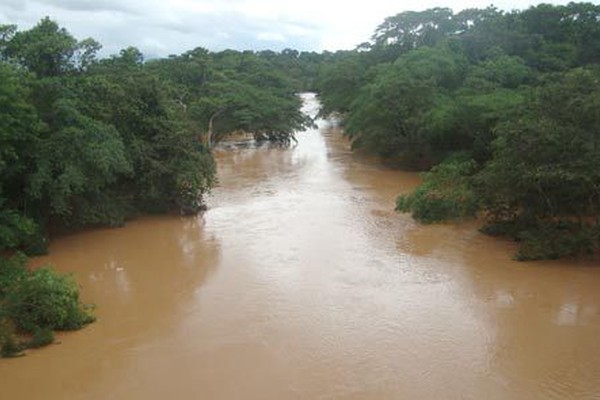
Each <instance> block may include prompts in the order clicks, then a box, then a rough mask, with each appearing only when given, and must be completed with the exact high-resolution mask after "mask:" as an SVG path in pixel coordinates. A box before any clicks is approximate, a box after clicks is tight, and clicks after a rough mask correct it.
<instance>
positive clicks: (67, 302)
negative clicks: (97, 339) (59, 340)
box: [0, 254, 94, 357]
mask: <svg viewBox="0 0 600 400" xmlns="http://www.w3.org/2000/svg"><path fill="white" fill-rule="evenodd" d="M26 261H27V259H26V257H25V256H24V255H22V254H17V255H15V256H13V257H11V258H0V345H1V346H2V349H1V354H2V356H3V357H10V356H15V355H18V354H19V353H20V352H21V351H23V350H24V349H26V348H35V347H41V346H45V345H47V344H50V343H52V341H53V340H54V334H53V331H54V330H73V329H80V328H82V327H83V326H85V325H86V324H88V323H90V322H92V321H93V320H94V317H93V316H92V314H91V313H90V309H89V307H87V306H84V305H82V304H81V301H80V300H79V290H78V288H77V285H76V283H75V282H74V280H73V279H72V277H71V276H68V275H60V274H58V273H57V272H55V271H54V270H52V269H50V268H47V267H45V268H40V269H37V270H34V271H29V270H27V269H26V267H25V263H26ZM13 330H16V331H17V333H19V334H21V335H23V334H25V335H30V339H29V340H26V341H21V342H18V340H17V338H16V337H15V335H14V333H13Z"/></svg>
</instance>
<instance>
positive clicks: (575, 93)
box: [317, 3, 600, 260]
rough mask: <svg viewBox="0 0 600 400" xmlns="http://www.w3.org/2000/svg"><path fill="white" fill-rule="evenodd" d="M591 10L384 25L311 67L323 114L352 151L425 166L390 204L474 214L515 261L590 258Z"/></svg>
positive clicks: (593, 209) (597, 181)
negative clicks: (340, 126) (506, 239)
mask: <svg viewBox="0 0 600 400" xmlns="http://www.w3.org/2000/svg"><path fill="white" fill-rule="evenodd" d="M599 21H600V6H598V5H593V4H590V3H569V4H568V5H565V6H554V5H548V4H540V5H538V6H535V7H531V8H529V9H527V10H524V11H511V12H503V11H500V10H498V9H496V8H494V7H489V8H486V9H469V10H464V11H461V12H459V13H457V14H455V13H453V12H452V11H451V10H450V9H447V8H434V9H430V10H426V11H422V12H404V13H401V14H398V15H395V16H392V17H389V18H387V19H386V20H385V21H384V23H383V24H381V25H380V26H379V27H378V28H377V30H376V32H375V34H374V35H373V37H372V40H371V41H370V42H368V43H365V44H363V45H361V46H360V47H359V48H358V49H356V50H354V51H347V52H340V53H337V54H336V56H335V57H334V59H333V60H332V61H331V62H328V63H325V64H324V65H323V68H322V71H321V74H320V79H319V81H318V85H317V86H318V89H319V93H320V98H321V101H322V103H323V106H324V108H323V111H324V112H325V113H329V112H332V111H337V112H340V113H342V115H343V116H344V120H343V121H344V122H343V123H344V126H345V132H346V133H347V134H348V135H349V136H350V137H351V138H352V140H353V145H354V147H355V148H360V149H362V150H363V151H367V152H371V153H375V154H378V155H380V156H382V157H385V158H386V159H388V160H389V161H391V162H394V163H397V164H399V165H401V166H403V167H408V168H413V169H419V170H430V171H429V172H427V173H426V174H425V175H424V182H423V184H422V185H421V186H420V187H419V188H417V189H416V190H415V191H414V192H413V193H412V194H409V195H406V196H401V197H400V198H399V199H398V203H397V209H398V210H399V211H402V212H412V213H413V216H414V217H415V218H416V219H417V220H419V221H422V222H426V223H428V222H436V221H441V220H445V219H454V218H464V217H468V216H474V215H476V214H477V213H479V215H481V216H482V217H483V218H485V220H486V221H487V226H486V227H485V228H484V231H485V232H487V233H493V234H497V235H506V236H510V237H512V238H514V239H516V240H518V241H519V242H520V244H521V246H520V249H519V252H518V254H517V256H516V257H517V258H518V259H521V260H528V259H540V258H557V257H564V256H573V255H578V254H582V253H596V252H598V250H599V249H600V146H599V143H600V114H599V113H598V110H600V22H599Z"/></svg>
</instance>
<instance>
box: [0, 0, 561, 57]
mask: <svg viewBox="0 0 600 400" xmlns="http://www.w3.org/2000/svg"><path fill="white" fill-rule="evenodd" d="M567 1H568V0H565V1H561V0H559V2H560V3H566V2H567ZM536 2H537V1H536ZM545 2H548V1H545ZM550 2H552V3H555V2H556V1H550ZM533 3H534V1H532V0H500V1H496V2H494V4H495V5H496V6H497V7H499V8H502V9H515V8H525V7H527V6H529V5H530V4H533ZM489 4H490V1H489V0H422V1H421V2H419V3H414V2H412V1H411V2H408V1H405V0H369V1H362V2H356V1H348V0H344V1H342V0H329V1H326V0H302V1H292V0H169V1H166V0H2V1H1V2H0V24H3V23H14V24H18V25H19V26H20V27H21V28H22V29H27V28H30V27H31V26H33V25H34V24H35V23H36V22H37V21H39V20H40V19H41V18H43V17H44V16H50V17H51V18H53V19H54V20H56V21H57V22H58V23H59V24H61V25H62V26H64V27H66V28H67V29H68V30H69V31H70V32H71V33H72V34H74V35H75V36H76V37H78V38H84V37H90V36H91V37H93V38H95V39H96V40H98V41H100V42H101V43H102V44H103V45H104V47H105V50H104V53H105V54H111V53H116V52H118V50H119V49H121V48H124V47H127V46H136V47H138V48H140V49H141V50H142V51H143V52H144V53H147V55H150V56H165V55H167V54H174V53H181V52H183V51H186V50H189V49H192V48H195V47H198V46H202V47H207V48H209V49H211V50H221V49H225V48H234V49H248V48H251V49H257V50H258V49H265V48H267V47H271V48H272V49H274V50H280V49H283V48H286V47H290V48H297V49H299V50H317V51H319V50H323V49H326V50H337V49H350V48H353V47H355V46H356V45H358V44H360V43H362V42H364V41H366V40H368V39H369V37H370V36H371V34H372V33H373V31H374V30H375V28H376V27H377V25H378V24H380V23H381V22H382V21H383V19H384V18H385V17H388V16H391V15H395V14H397V13H399V12H402V11H406V10H416V11H419V10H424V9H427V8H431V7H441V6H446V7H450V8H452V9H454V10H455V11H459V10H461V9H464V8H470V7H480V8H482V7H487V6H488V5H489Z"/></svg>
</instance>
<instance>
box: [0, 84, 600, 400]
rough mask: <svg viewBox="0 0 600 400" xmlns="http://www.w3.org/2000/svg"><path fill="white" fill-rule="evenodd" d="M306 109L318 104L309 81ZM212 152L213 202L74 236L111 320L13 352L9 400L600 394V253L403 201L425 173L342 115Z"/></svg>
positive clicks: (89, 285) (96, 299) (82, 278)
mask: <svg viewBox="0 0 600 400" xmlns="http://www.w3.org/2000/svg"><path fill="white" fill-rule="evenodd" d="M304 98H305V109H306V111H307V112H310V113H313V114H314V113H315V112H316V110H317V108H318V103H317V102H316V100H315V99H314V97H313V96H312V95H304ZM297 137H298V140H299V144H298V145H296V146H294V147H290V148H274V147H260V148H254V147H251V146H244V145H242V144H240V143H229V144H224V145H221V146H220V147H218V148H217V149H216V150H215V155H216V159H217V162H218V174H219V185H218V187H217V188H216V189H215V190H214V193H213V195H212V196H211V197H210V199H209V210H208V211H207V212H206V213H204V214H203V215H200V216H198V217H188V218H180V217H177V216H162V217H147V218H142V219H139V220H136V221H132V222H130V223H128V224H127V225H126V226H125V227H124V228H119V229H98V230H91V231H87V232H83V233H77V234H74V235H70V236H66V237H62V238H60V239H57V240H55V241H54V242H53V243H52V244H51V246H50V255H49V256H45V257H41V258H38V259H36V260H34V264H35V265H40V264H44V263H53V264H56V265H57V267H58V268H59V269H60V270H61V271H65V272H66V271H69V272H74V274H75V278H76V279H77V281H78V282H79V284H80V285H81V291H82V296H83V299H84V300H85V301H87V302H93V303H95V304H96V305H97V311H96V315H97V316H98V321H97V322H96V323H94V324H92V325H90V326H89V327H86V328H85V329H83V330H81V331H77V332H69V333H61V334H59V335H58V344H56V345H51V346H48V347H46V348H43V349H40V350H35V351H31V352H29V353H28V354H27V356H25V357H21V358H18V359H11V360H0V390H1V392H0V393H1V394H2V396H1V398H2V399H15V400H17V399H18V400H21V399H44V400H54V399H90V400H92V399H93V400H96V399H115V400H117V399H119V400H120V399H127V400H134V399H144V400H149V399H167V398H170V399H209V400H220V399H232V400H235V399H244V400H252V399H260V400H270V399H273V400H287V399H303V400H307V399H308V400H309V399H323V400H325V399H348V400H350V399H356V400H358V399H365V400H370V399H411V400H418V399H528V400H532V399H599V398H600V344H599V340H600V269H598V268H595V267H594V266H593V263H591V262H586V261H556V262H535V263H519V262H515V261H512V260H511V256H512V254H513V253H514V251H515V245H514V243H511V242H508V241H502V240H499V239H494V238H489V237H486V236H484V235H481V234H479V233H478V232H477V230H476V226H475V225H474V223H462V224H445V225H432V226H421V225H418V224H416V223H415V222H413V220H412V219H411V218H410V217H409V216H408V215H398V214H396V213H394V212H393V207H394V199H395V197H396V195H397V194H399V193H404V192H407V191H409V190H410V189H411V188H412V187H414V186H415V185H416V184H418V181H419V178H418V176H417V175H416V174H413V173H406V172H400V171H396V170H392V169H389V168H387V167H385V166H383V165H381V164H379V163H378V162H377V161H376V160H373V159H369V158H366V157H363V156H360V155H357V154H353V153H352V152H351V151H350V149H349V144H348V142H347V141H346V140H345V139H344V138H343V137H342V136H341V134H340V132H339V131H338V129H337V128H335V126H333V125H332V124H331V123H330V122H328V121H322V120H321V121H319V129H314V130H309V131H307V132H303V133H300V134H298V135H297Z"/></svg>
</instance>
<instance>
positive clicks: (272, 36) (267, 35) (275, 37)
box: [256, 32, 286, 42]
mask: <svg viewBox="0 0 600 400" xmlns="http://www.w3.org/2000/svg"><path fill="white" fill-rule="evenodd" d="M256 38H257V39H258V40H262V41H265V42H285V41H286V38H285V36H283V35H282V34H281V33H277V32H259V34H258V35H256Z"/></svg>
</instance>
